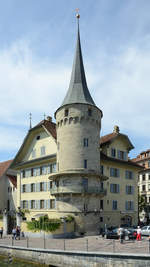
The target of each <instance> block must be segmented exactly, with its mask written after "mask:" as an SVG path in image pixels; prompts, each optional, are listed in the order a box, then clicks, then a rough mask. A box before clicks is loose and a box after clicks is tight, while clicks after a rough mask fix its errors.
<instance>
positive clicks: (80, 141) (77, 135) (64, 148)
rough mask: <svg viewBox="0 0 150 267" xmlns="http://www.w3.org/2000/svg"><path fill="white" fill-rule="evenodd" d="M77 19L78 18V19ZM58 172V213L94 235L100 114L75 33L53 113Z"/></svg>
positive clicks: (99, 183)
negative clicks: (65, 81) (67, 76)
mask: <svg viewBox="0 0 150 267" xmlns="http://www.w3.org/2000/svg"><path fill="white" fill-rule="evenodd" d="M77 18H78V20H79V17H77ZM55 118H56V129H57V173H56V174H55V175H54V174H52V177H51V178H52V180H55V186H54V187H53V188H52V189H51V194H53V195H55V197H56V203H57V212H59V213H60V216H65V215H67V214H68V213H69V214H72V215H73V216H74V217H75V221H76V232H80V233H82V232H87V233H89V232H92V233H93V232H97V231H98V228H99V212H100V209H101V207H100V199H101V198H102V197H103V196H104V194H105V191H104V189H103V187H102V180H103V179H104V177H103V176H102V175H101V174H100V144H99V141H100V129H101V118H102V111H101V110H100V109H99V108H98V107H97V106H96V105H95V103H94V101H93V99H92V97H91V95H90V92H89V90H88V87H87V82H86V77H85V71H84V65H83V59H82V52H81V44H80V33H79V21H78V33H77V44H76V52H75V57H74V62H73V68H72V74H71V81H70V85H69V89H68V92H67V94H66V97H65V99H64V101H63V103H62V105H61V106H60V107H59V108H58V109H57V110H56V112H55Z"/></svg>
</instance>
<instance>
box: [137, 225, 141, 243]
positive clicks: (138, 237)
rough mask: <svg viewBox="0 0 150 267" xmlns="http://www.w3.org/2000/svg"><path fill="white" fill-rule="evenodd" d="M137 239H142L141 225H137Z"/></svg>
mask: <svg viewBox="0 0 150 267" xmlns="http://www.w3.org/2000/svg"><path fill="white" fill-rule="evenodd" d="M136 240H137V241H141V228H140V226H138V227H137V235H136Z"/></svg>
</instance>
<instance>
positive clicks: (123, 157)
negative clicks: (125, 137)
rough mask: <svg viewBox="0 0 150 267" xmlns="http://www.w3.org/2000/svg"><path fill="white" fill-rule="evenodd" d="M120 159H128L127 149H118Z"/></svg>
mask: <svg viewBox="0 0 150 267" xmlns="http://www.w3.org/2000/svg"><path fill="white" fill-rule="evenodd" d="M118 159H123V160H127V153H126V152H125V151H120V150H118Z"/></svg>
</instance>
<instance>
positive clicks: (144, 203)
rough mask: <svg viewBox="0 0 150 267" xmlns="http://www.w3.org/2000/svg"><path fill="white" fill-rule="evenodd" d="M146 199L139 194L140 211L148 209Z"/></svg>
mask: <svg viewBox="0 0 150 267" xmlns="http://www.w3.org/2000/svg"><path fill="white" fill-rule="evenodd" d="M146 207H147V205H146V201H145V197H143V196H141V195H139V212H142V211H143V210H146Z"/></svg>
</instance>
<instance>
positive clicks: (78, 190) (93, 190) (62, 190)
mask: <svg viewBox="0 0 150 267" xmlns="http://www.w3.org/2000/svg"><path fill="white" fill-rule="evenodd" d="M50 193H51V194H52V195H55V194H69V193H70V194H97V195H99V194H100V195H106V193H107V192H106V189H103V188H98V187H88V188H84V187H53V188H51V189H50Z"/></svg>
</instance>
